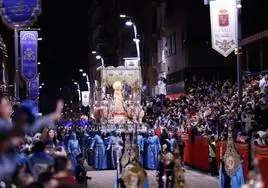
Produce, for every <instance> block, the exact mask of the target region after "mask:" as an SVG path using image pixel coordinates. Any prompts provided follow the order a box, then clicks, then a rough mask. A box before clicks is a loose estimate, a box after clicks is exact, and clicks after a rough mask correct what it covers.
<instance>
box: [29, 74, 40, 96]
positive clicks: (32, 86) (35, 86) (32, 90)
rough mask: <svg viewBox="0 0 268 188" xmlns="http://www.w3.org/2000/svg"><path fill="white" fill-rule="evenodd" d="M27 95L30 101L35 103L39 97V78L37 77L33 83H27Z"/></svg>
mask: <svg viewBox="0 0 268 188" xmlns="http://www.w3.org/2000/svg"><path fill="white" fill-rule="evenodd" d="M29 95H30V100H32V101H37V100H38V95H39V76H37V77H36V78H35V79H34V80H33V81H31V82H29Z"/></svg>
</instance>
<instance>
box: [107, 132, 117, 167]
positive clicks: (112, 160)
mask: <svg viewBox="0 0 268 188" xmlns="http://www.w3.org/2000/svg"><path fill="white" fill-rule="evenodd" d="M107 152H108V159H107V161H108V168H110V169H115V168H116V138H115V136H109V138H108V146H107Z"/></svg>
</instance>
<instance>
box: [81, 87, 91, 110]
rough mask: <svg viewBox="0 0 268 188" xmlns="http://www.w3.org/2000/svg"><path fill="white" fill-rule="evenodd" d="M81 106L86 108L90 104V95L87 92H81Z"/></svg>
mask: <svg viewBox="0 0 268 188" xmlns="http://www.w3.org/2000/svg"><path fill="white" fill-rule="evenodd" d="M81 93H82V105H83V106H85V107H87V106H89V104H90V95H89V91H82V92H81Z"/></svg>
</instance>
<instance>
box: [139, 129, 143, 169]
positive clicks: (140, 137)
mask: <svg viewBox="0 0 268 188" xmlns="http://www.w3.org/2000/svg"><path fill="white" fill-rule="evenodd" d="M138 147H139V163H140V164H141V165H142V166H143V153H144V138H143V136H142V135H141V134H139V135H138Z"/></svg>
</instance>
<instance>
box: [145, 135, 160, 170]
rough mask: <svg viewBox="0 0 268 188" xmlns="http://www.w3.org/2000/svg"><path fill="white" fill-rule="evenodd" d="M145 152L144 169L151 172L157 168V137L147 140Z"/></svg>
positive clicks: (158, 145) (158, 149)
mask: <svg viewBox="0 0 268 188" xmlns="http://www.w3.org/2000/svg"><path fill="white" fill-rule="evenodd" d="M147 144H148V145H147V150H146V165H145V167H146V168H148V169H151V170H154V169H157V167H158V164H159V163H158V153H159V151H160V150H161V145H160V140H159V138H158V136H150V137H149V138H148V139H147Z"/></svg>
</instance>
